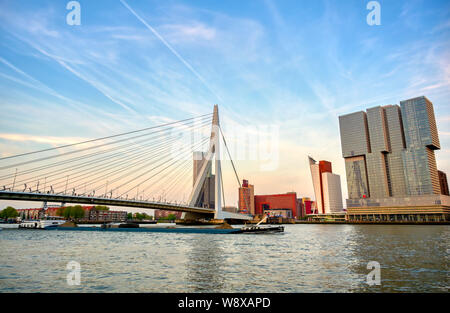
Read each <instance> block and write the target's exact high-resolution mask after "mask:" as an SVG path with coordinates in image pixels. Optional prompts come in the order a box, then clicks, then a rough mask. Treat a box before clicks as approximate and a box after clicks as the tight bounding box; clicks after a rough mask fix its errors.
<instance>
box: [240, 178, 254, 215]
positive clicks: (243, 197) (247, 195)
mask: <svg viewBox="0 0 450 313" xmlns="http://www.w3.org/2000/svg"><path fill="white" fill-rule="evenodd" d="M254 193H255V189H254V186H253V185H249V183H248V180H245V179H244V180H243V181H242V187H240V188H239V203H238V204H239V213H244V214H255V195H254Z"/></svg>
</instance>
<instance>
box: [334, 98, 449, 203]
mask: <svg viewBox="0 0 450 313" xmlns="http://www.w3.org/2000/svg"><path fill="white" fill-rule="evenodd" d="M339 127H340V135H341V145H342V156H343V157H344V159H345V169H346V173H347V187H348V195H349V201H350V202H351V200H352V199H362V198H377V199H379V198H388V197H402V196H412V195H429V194H440V185H439V177H438V172H437V167H436V159H435V156H434V151H435V150H437V149H440V145H439V138H438V133H437V128H436V121H435V117H434V112H433V104H432V103H431V102H430V101H429V100H428V99H427V98H426V97H418V98H414V99H409V100H405V101H401V102H400V106H398V105H387V106H378V107H374V108H369V109H367V111H366V112H364V111H360V112H355V113H351V114H347V115H343V116H340V117H339Z"/></svg>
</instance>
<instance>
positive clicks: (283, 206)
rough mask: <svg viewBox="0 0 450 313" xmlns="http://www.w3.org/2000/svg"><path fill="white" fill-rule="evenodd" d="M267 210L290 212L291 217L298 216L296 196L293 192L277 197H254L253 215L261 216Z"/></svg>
mask: <svg viewBox="0 0 450 313" xmlns="http://www.w3.org/2000/svg"><path fill="white" fill-rule="evenodd" d="M269 210H290V211H291V212H292V217H293V218H297V217H298V216H299V215H298V214H299V210H298V202H297V194H296V193H295V192H290V193H285V194H278V195H260V196H255V214H258V215H262V214H264V211H269Z"/></svg>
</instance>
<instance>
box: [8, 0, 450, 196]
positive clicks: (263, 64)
mask: <svg viewBox="0 0 450 313" xmlns="http://www.w3.org/2000/svg"><path fill="white" fill-rule="evenodd" d="M67 2H68V1H61V0H58V1H54V0H53V1H45V0H35V1H6V0H1V1H0V21H1V23H0V39H1V41H0V46H1V49H0V109H1V115H0V154H1V155H2V156H6V155H11V154H16V153H19V152H26V151H30V150H35V149H40V148H42V147H49V146H54V145H58V144H63V143H67V142H73V141H77V140H83V139H87V138H96V137H101V136H104V135H108V134H111V133H120V132H123V131H129V130H133V129H139V128H143V127H146V126H148V125H149V124H158V123H162V122H164V121H166V120H171V119H173V120H178V119H183V118H186V117H190V116H194V115H199V114H205V113H208V112H211V111H212V108H213V104H214V103H218V104H219V106H220V114H221V123H222V125H223V128H224V131H225V133H227V131H228V132H231V131H232V129H233V127H234V125H244V126H246V125H251V126H255V127H257V126H259V127H264V126H265V125H267V126H269V125H276V126H278V127H279V135H280V140H279V145H278V146H279V161H280V162H279V166H278V167H277V168H276V170H271V171H264V170H261V167H260V164H259V163H258V162H255V161H252V162H250V161H239V162H238V164H237V166H238V170H239V172H240V175H241V176H242V177H246V178H247V179H250V181H251V182H252V183H254V184H255V189H256V193H259V194H262V193H278V192H288V191H297V193H298V195H299V196H311V197H313V189H312V183H311V176H310V173H309V168H308V160H307V155H308V154H309V155H311V156H313V157H314V158H316V159H317V160H319V159H320V160H322V159H325V160H329V161H331V162H333V169H334V172H336V173H338V174H340V175H341V179H342V187H343V191H344V197H345V196H346V182H345V170H344V161H343V158H342V156H341V147H340V139H339V128H338V116H339V115H341V114H346V113H351V112H354V111H358V110H364V109H366V108H368V107H372V106H377V105H387V104H398V103H399V102H400V101H401V100H405V99H409V98H413V97H416V96H422V95H425V96H427V97H428V98H429V99H430V100H431V101H432V102H433V103H434V108H435V113H436V116H437V126H438V129H439V134H440V140H441V147H442V149H441V150H440V151H437V153H436V155H437V162H438V168H439V169H441V170H444V171H446V172H447V173H450V153H449V151H450V106H449V100H448V99H449V96H450V88H449V87H450V3H449V2H448V1H425V0H423V1H421V0H412V1H394V0H391V1H387V0H384V1H379V2H380V4H381V25H380V26H369V25H367V23H366V16H367V14H368V13H369V11H368V10H367V9H366V4H367V3H368V2H369V1H363V0H345V1H338V0H336V1H331V0H329V1H325V0H317V1H299V0H296V1H288V0H282V1H271V0H266V1H263V0H260V1H256V0H255V1H250V0H249V1H206V0H205V1H199V0H197V1H139V0H127V1H126V3H127V4H128V5H129V7H131V8H132V9H133V10H134V11H135V13H136V14H137V15H138V16H139V17H140V18H141V19H142V20H144V21H145V22H146V23H147V24H148V25H149V26H150V27H151V28H152V29H153V30H154V31H155V32H156V33H157V34H159V36H160V38H158V36H156V35H155V32H152V30H151V29H149V28H148V27H146V25H144V24H143V23H142V21H140V20H139V19H138V18H137V17H136V16H135V15H134V14H133V13H132V12H131V11H130V10H129V8H127V7H126V6H125V5H124V3H123V2H121V1H119V0H109V1H98V0H97V1H79V2H80V4H81V25H80V26H69V25H67V24H66V15H67V13H68V12H69V11H68V10H67V9H66V4H67ZM161 38H163V40H164V42H163V41H162V40H161ZM268 129H269V128H268ZM227 173H228V174H229V176H228V179H227V178H225V180H226V181H229V183H227V184H226V186H227V189H226V194H227V199H229V200H228V201H229V203H230V202H235V201H236V200H237V190H236V186H235V182H234V181H233V178H232V176H231V171H227ZM228 174H227V175H228ZM274 182H275V183H274Z"/></svg>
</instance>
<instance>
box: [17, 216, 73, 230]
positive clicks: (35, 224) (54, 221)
mask: <svg viewBox="0 0 450 313" xmlns="http://www.w3.org/2000/svg"><path fill="white" fill-rule="evenodd" d="M65 222H66V221H65V220H63V219H61V218H60V217H59V216H48V217H46V218H43V219H40V220H36V221H23V222H22V223H20V225H19V228H23V229H52V228H56V227H58V226H59V225H61V224H64V223H65Z"/></svg>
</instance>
